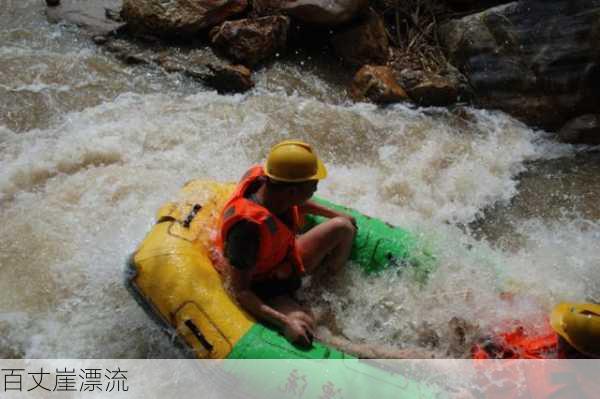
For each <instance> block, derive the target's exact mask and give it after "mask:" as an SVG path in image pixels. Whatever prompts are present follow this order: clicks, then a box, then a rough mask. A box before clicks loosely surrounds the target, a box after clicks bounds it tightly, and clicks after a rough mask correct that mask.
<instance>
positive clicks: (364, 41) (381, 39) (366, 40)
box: [332, 9, 389, 66]
mask: <svg viewBox="0 0 600 399" xmlns="http://www.w3.org/2000/svg"><path fill="white" fill-rule="evenodd" d="M332 44H333V48H334V49H335V53H336V54H337V56H338V57H340V58H341V59H342V60H344V61H345V62H346V63H348V64H350V65H356V66H360V65H365V64H385V63H386V62H387V60H388V58H389V40H388V37H387V32H386V30H385V25H384V23H383V20H382V18H381V17H380V16H379V15H378V14H377V13H376V12H375V11H373V10H371V9H370V10H369V12H368V13H367V14H366V15H365V16H364V18H362V19H361V20H360V21H358V22H357V23H356V24H354V25H353V26H350V27H349V28H346V29H342V30H341V31H339V32H337V33H335V34H334V35H333V38H332Z"/></svg>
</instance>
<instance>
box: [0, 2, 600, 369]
mask: <svg viewBox="0 0 600 399" xmlns="http://www.w3.org/2000/svg"><path fill="white" fill-rule="evenodd" d="M2 5H3V7H2V11H1V13H0V165H1V168H0V212H1V215H2V225H1V228H0V356H2V357H16V358H21V357H27V358H46V357H52V358H88V357H89V358H121V357H127V358H146V357H150V358H160V357H169V358H171V357H178V356H179V352H178V351H177V350H176V349H175V348H174V347H173V346H172V345H171V343H170V342H169V341H168V340H167V339H166V338H165V337H164V336H163V335H162V334H161V333H160V332H159V331H158V329H157V327H156V326H154V325H153V324H152V322H151V321H150V320H149V319H148V318H147V316H146V315H145V314H144V313H143V312H142V310H141V309H140V308H139V307H138V305H137V304H136V303H135V302H134V301H133V300H132V298H131V297H130V296H129V295H128V293H127V291H126V290H125V289H124V286H123V284H122V271H123V268H124V265H125V260H126V258H127V256H128V255H129V254H130V253H131V252H132V251H133V250H134V249H135V248H136V246H137V245H138V244H139V243H140V241H141V240H142V239H143V237H144V235H145V234H146V232H148V231H149V229H150V227H151V226H152V223H153V217H154V214H155V211H156V210H157V209H158V207H159V206H160V205H161V204H162V203H163V202H165V201H167V200H171V199H174V198H176V196H177V192H178V189H179V188H180V187H181V186H182V185H183V183H184V182H186V181H188V180H190V179H192V178H210V179H218V180H223V181H233V180H237V179H238V178H239V176H241V174H242V173H243V172H244V170H245V168H246V167H247V166H249V165H251V164H252V163H256V162H259V161H261V159H263V157H264V156H265V153H266V151H267V150H268V148H269V147H270V146H271V145H272V144H274V143H275V142H277V141H280V140H282V139H286V138H292V137H293V138H299V139H303V140H306V141H308V142H310V143H312V144H313V145H314V146H315V148H316V149H317V150H318V152H319V154H320V155H321V156H322V158H323V159H324V161H325V162H326V164H327V166H328V168H329V172H330V177H329V178H328V179H326V180H325V181H323V183H322V184H321V185H320V187H319V192H318V194H319V195H320V196H321V197H324V198H327V199H330V200H333V201H335V202H338V203H340V204H344V205H348V206H352V207H354V208H356V209H358V210H360V211H361V212H363V213H366V214H369V215H371V216H376V217H379V218H381V219H383V220H386V221H388V222H390V223H393V224H396V225H399V226H403V227H405V228H406V229H408V230H411V231H413V232H414V233H415V234H418V235H419V237H420V239H421V240H423V242H425V243H427V245H428V246H430V247H431V248H433V250H434V253H435V255H436V258H437V261H438V264H439V268H438V270H437V272H435V273H434V274H433V275H432V276H431V278H430V280H429V282H428V283H427V284H426V285H425V286H419V285H417V284H416V283H414V282H412V281H410V280H409V279H403V278H402V277H398V276H395V275H390V276H387V277H386V278H368V279H365V278H364V277H363V276H361V274H360V273H358V272H357V271H356V270H355V269H353V268H352V267H349V268H348V269H347V271H345V272H344V273H342V274H341V275H340V276H339V277H338V279H337V283H336V284H335V286H333V287H328V288H327V289H324V290H320V291H319V290H318V289H316V288H314V289H312V288H311V293H310V296H311V300H312V301H314V302H315V304H317V305H318V306H326V307H329V308H331V309H333V310H334V311H335V313H336V317H337V324H338V327H339V329H340V331H341V333H342V334H343V335H345V336H346V337H348V338H350V339H352V340H354V341H356V342H370V343H378V344H386V345H390V346H393V347H396V348H406V347H413V346H417V347H421V348H428V349H432V350H433V351H434V352H435V353H436V354H437V355H438V356H441V357H443V356H453V355H456V354H454V353H452V352H451V351H449V345H450V339H449V338H448V335H449V331H450V328H449V326H448V323H449V321H450V320H451V319H452V318H454V317H460V318H461V319H463V320H465V321H466V322H467V323H468V324H478V325H479V327H480V328H481V329H484V330H485V329H492V330H493V329H494V328H495V326H497V325H498V323H499V321H501V320H506V319H520V320H522V322H523V323H525V324H530V325H532V326H533V327H536V326H541V325H543V323H544V315H545V314H546V313H547V312H548V311H549V309H551V307H552V305H553V304H555V303H557V302H559V301H596V302H599V301H600V256H598V255H599V251H598V242H599V240H600V223H599V220H600V203H599V202H598V194H600V162H598V161H599V158H600V157H598V155H597V154H595V153H593V152H589V150H590V149H589V148H586V147H575V146H570V145H564V144H558V143H556V142H554V141H553V140H552V139H551V135H548V134H546V133H544V132H542V131H536V130H532V129H531V128H528V127H527V126H525V125H523V124H522V123H520V122H518V121H516V120H514V119H513V118H511V117H510V116H508V115H506V114H504V113H502V112H496V111H488V110H477V109H473V108H468V107H465V108H457V109H455V110H447V109H441V108H426V109H423V108H414V107H411V106H408V105H402V104H398V105H393V106H388V107H385V108H380V107H377V106H374V105H371V104H365V103H362V104H354V103H352V102H350V101H349V100H348V98H347V96H346V94H345V91H344V88H343V87H342V86H340V84H339V83H336V80H335V79H331V78H328V76H327V74H326V73H325V74H324V73H322V72H321V70H320V69H319V68H317V66H318V63H317V62H314V61H313V60H311V59H306V62H304V61H302V62H298V60H295V61H294V62H285V61H278V62H276V63H275V65H273V66H272V67H270V68H268V69H265V70H261V71H258V72H257V73H256V74H255V79H256V81H257V85H256V88H254V89H253V90H252V91H250V92H249V93H247V94H244V95H229V96H225V95H219V94H217V93H216V92H214V91H211V90H209V89H206V88H204V87H202V86H201V85H200V84H198V83H196V82H193V81H191V80H189V79H187V78H184V77H182V76H179V75H176V74H175V75H166V74H163V73H162V72H161V71H159V70H158V69H156V68H149V67H144V66H125V65H123V64H121V63H120V62H118V61H116V60H115V59H114V58H113V57H111V56H110V55H107V54H105V53H103V51H101V50H99V49H98V48H97V47H96V46H95V45H94V44H93V43H92V42H91V41H90V40H89V39H87V38H85V37H84V36H83V35H81V34H80V33H79V32H78V31H77V29H76V28H73V27H69V26H61V25H51V24H49V23H48V22H46V19H45V17H44V15H43V11H44V8H45V5H43V4H42V2H40V1H37V0H20V1H6V0H5V1H4V2H3V3H2ZM296 58H298V57H296ZM330 77H331V76H330ZM501 292H510V293H512V294H514V295H515V300H514V301H512V302H507V301H506V300H504V299H500V295H499V293H501Z"/></svg>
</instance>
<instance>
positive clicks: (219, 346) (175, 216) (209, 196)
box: [125, 180, 435, 397]
mask: <svg viewBox="0 0 600 399" xmlns="http://www.w3.org/2000/svg"><path fill="white" fill-rule="evenodd" d="M234 188H235V185H234V184H224V183H218V182H214V181H200V180H195V181H191V182H189V183H187V184H186V185H185V186H184V187H183V189H182V190H181V193H180V196H179V199H178V200H177V201H176V202H170V203H167V204H165V205H163V206H162V207H161V208H160V209H159V211H158V213H157V215H156V224H155V225H154V226H153V227H152V229H151V231H150V232H149V233H148V235H147V236H146V238H145V239H144V241H143V242H142V243H141V244H140V246H139V247H138V248H137V250H136V251H135V252H134V253H133V254H132V255H131V257H130V259H129V261H128V264H127V271H126V278H125V280H126V285H127V288H128V289H129V291H130V292H131V293H132V295H133V297H134V298H135V299H136V300H137V302H138V303H139V304H140V305H141V306H142V307H143V308H144V310H145V311H146V312H147V313H148V314H149V315H150V317H151V318H153V319H154V320H155V321H156V322H157V323H158V324H159V325H160V326H161V328H162V329H163V330H164V331H165V332H166V333H167V334H168V335H169V336H170V337H171V338H172V339H173V340H174V341H175V342H176V344H178V345H179V346H180V347H181V348H182V349H183V350H184V351H185V352H186V354H187V355H190V357H196V358H200V359H313V360H317V359H339V360H343V361H344V367H343V368H341V369H339V370H338V368H333V370H332V371H331V373H333V374H335V372H338V373H341V374H340V375H339V376H338V377H337V378H338V380H339V381H343V383H344V384H345V386H346V388H348V387H349V386H348V384H350V385H351V386H354V385H356V384H359V385H356V386H354V387H353V388H352V389H353V390H358V392H360V391H361V390H362V389H364V388H361V386H363V385H362V384H363V383H369V382H372V383H373V384H375V385H377V386H378V388H377V389H378V390H379V391H380V392H381V394H382V395H383V396H384V397H388V396H389V395H394V397H433V396H435V395H434V394H433V393H432V392H433V390H432V388H430V387H428V386H426V385H423V384H420V383H417V382H414V381H412V380H408V379H406V378H404V377H402V376H400V375H393V374H390V373H389V372H385V371H382V370H381V369H378V368H376V367H372V366H369V365H368V364H367V363H364V362H363V361H359V360H358V359H356V358H354V357H352V356H350V355H348V354H345V353H343V352H340V351H338V350H336V349H333V348H330V347H328V346H326V345H323V344H321V343H319V342H314V343H313V345H312V348H310V349H303V348H299V347H297V346H295V345H293V344H290V343H289V342H288V341H287V340H286V339H285V337H283V336H282V335H280V334H279V333H278V332H277V331H276V330H274V329H271V328H269V327H268V326H264V325H262V324H260V323H258V322H256V320H255V319H254V318H253V317H252V316H251V315H250V314H248V313H247V312H245V311H244V310H243V309H241V308H240V307H239V306H238V305H237V304H236V303H235V301H234V300H233V299H232V298H231V297H230V296H229V295H228V293H227V292H226V290H225V289H224V287H223V280H222V277H221V275H220V274H219V273H218V272H217V271H216V270H215V269H214V268H213V266H212V263H211V256H210V251H211V250H212V248H213V238H214V235H215V233H216V232H215V226H216V223H217V219H218V217H219V214H220V211H221V209H222V207H223V206H224V204H225V202H226V201H227V199H228V198H229V197H230V195H231V193H232V192H233V190H234ZM316 201H318V202H320V203H322V204H324V205H327V206H330V207H333V208H337V209H339V210H342V211H344V212H348V213H350V214H352V215H353V216H354V217H355V218H356V221H357V225H358V234H357V237H356V239H355V243H354V247H353V249H352V254H351V260H352V261H353V263H354V264H357V265H359V266H360V267H361V268H362V269H363V270H364V271H365V273H377V272H381V271H383V270H385V269H387V268H392V267H393V268H396V270H397V271H398V272H399V273H407V274H408V277H407V278H413V279H415V281H417V283H419V284H422V283H424V282H425V281H426V279H427V276H428V274H429V273H430V272H431V271H432V270H434V268H435V259H434V258H433V257H432V256H431V255H430V254H429V253H427V251H424V250H422V249H421V248H419V247H418V246H417V240H416V238H415V237H414V236H412V235H411V234H409V233H408V232H406V231H405V230H402V229H400V228H397V227H394V226H392V225H390V224H387V223H384V222H382V221H380V220H377V219H374V218H370V217H368V216H364V215H362V214H360V213H358V212H356V211H353V210H350V209H347V208H343V207H340V206H337V205H334V204H331V203H329V202H327V201H324V200H320V199H316ZM320 221H321V219H320V218H318V217H307V225H310V224H316V223H319V222H320ZM234 363H236V364H237V366H236V367H237V368H238V370H237V372H236V374H238V375H245V376H249V375H256V373H257V370H254V369H252V367H253V366H251V365H248V366H246V368H245V369H244V366H243V365H240V364H239V363H240V362H234ZM320 367H321V366H320V365H319V364H318V363H310V362H309V363H306V362H303V370H304V372H307V373H309V374H310V375H312V376H313V378H325V377H324V376H323V373H322V370H321V371H319V368H320ZM297 369H298V365H290V370H291V371H290V370H286V369H285V367H284V368H281V369H280V367H279V366H278V367H276V368H275V369H273V370H270V371H269V375H270V377H273V376H274V375H276V374H281V378H282V379H283V381H285V378H287V377H288V376H289V373H290V372H293V370H297ZM311 370H312V371H311ZM263 371H265V370H263ZM348 371H351V372H352V373H354V374H356V375H354V374H353V376H352V378H350V380H349V379H348V375H347V372H348ZM229 372H232V370H229ZM331 373H330V375H328V376H327V378H328V379H329V380H331V379H332V378H333V379H334V380H335V379H336V377H335V376H333V375H331ZM342 374H343V375H342ZM357 378H358V380H356V379H357ZM373 379H374V380H373ZM268 380H269V381H276V380H277V379H276V378H275V379H272V378H269V379H268ZM361 381H362V382H361ZM384 381H387V382H389V384H387V385H386V384H384V385H381V383H382V382H384ZM324 383H325V382H324ZM276 388H277V387H275V386H274V387H273V389H276ZM382 390H383V391H382ZM369 392H371V391H369ZM398 395H400V396H398ZM315 397H316V396H315Z"/></svg>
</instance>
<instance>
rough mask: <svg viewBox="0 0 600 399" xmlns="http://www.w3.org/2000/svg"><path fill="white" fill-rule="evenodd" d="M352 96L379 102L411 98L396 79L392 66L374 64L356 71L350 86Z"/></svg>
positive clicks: (355, 98) (361, 99)
mask: <svg viewBox="0 0 600 399" xmlns="http://www.w3.org/2000/svg"><path fill="white" fill-rule="evenodd" d="M350 96H351V97H352V98H353V99H354V100H356V101H364V100H370V101H372V102H374V103H378V104H385V103H393V102H400V101H406V100H408V99H409V98H408V95H407V94H406V92H405V91H404V89H402V87H401V86H400V85H399V84H398V82H397V81H396V79H395V77H394V71H392V69H391V68H389V67H387V66H373V65H365V66H364V67H362V68H361V69H360V70H359V71H358V72H357V73H356V76H355V77H354V80H353V81H352V86H351V87H350Z"/></svg>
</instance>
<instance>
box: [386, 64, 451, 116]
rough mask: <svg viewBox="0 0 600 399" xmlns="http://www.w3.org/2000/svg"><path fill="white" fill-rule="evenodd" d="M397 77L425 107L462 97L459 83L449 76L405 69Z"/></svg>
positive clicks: (439, 104)
mask: <svg viewBox="0 0 600 399" xmlns="http://www.w3.org/2000/svg"><path fill="white" fill-rule="evenodd" d="M396 77H397V80H398V82H400V84H401V85H402V87H404V89H405V90H406V93H407V94H408V96H409V97H410V98H411V99H412V100H413V101H414V102H415V103H417V104H419V105H422V106H425V107H428V106H446V105H450V104H454V103H455V102H456V101H457V100H458V99H459V97H460V89H459V85H458V84H457V82H456V81H454V80H452V79H451V78H449V77H447V76H443V75H440V74H434V73H430V72H424V71H416V70H410V69H404V70H402V71H400V72H399V73H397V74H396Z"/></svg>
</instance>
